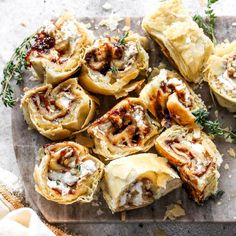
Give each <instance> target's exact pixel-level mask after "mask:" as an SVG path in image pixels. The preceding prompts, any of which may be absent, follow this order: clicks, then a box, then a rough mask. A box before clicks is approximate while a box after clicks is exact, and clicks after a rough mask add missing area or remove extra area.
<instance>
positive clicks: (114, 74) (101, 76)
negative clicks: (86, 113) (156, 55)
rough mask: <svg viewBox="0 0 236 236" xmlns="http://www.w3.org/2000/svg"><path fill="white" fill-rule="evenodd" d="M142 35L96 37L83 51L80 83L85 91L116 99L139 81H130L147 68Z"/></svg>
mask: <svg viewBox="0 0 236 236" xmlns="http://www.w3.org/2000/svg"><path fill="white" fill-rule="evenodd" d="M142 40H144V39H143V37H141V36H139V35H138V34H130V35H128V36H127V37H125V38H124V37H123V38H120V39H119V38H118V37H107V38H101V39H98V40H97V41H96V42H95V43H94V44H93V45H92V46H91V47H89V48H88V49H87V50H86V52H85V57H84V60H85V64H84V65H83V67H82V73H81V76H80V83H81V84H82V86H83V87H84V88H86V89H87V90H89V91H91V92H94V93H99V94H103V95H114V96H115V97H116V98H119V97H122V96H126V95H127V94H128V92H130V91H132V90H134V89H135V88H136V87H137V86H138V85H139V84H140V83H141V82H142V81H140V80H139V81H137V80H136V81H133V80H134V79H135V78H136V77H137V76H138V75H139V74H140V73H143V72H144V71H146V70H147V68H148V64H149V63H148V60H149V57H148V54H147V53H146V51H145V50H144V48H143V47H142V45H141V42H142Z"/></svg>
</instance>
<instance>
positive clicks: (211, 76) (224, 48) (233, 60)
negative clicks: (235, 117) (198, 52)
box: [205, 41, 236, 112]
mask: <svg viewBox="0 0 236 236" xmlns="http://www.w3.org/2000/svg"><path fill="white" fill-rule="evenodd" d="M205 80H206V81H207V82H208V84H209V86H210V88H211V90H212V91H213V93H214V95H215V97H216V99H217V101H218V103H219V104H220V105H221V106H222V107H225V108H227V109H228V110H229V111H230V112H236V41H233V42H232V43H222V44H219V45H217V46H216V47H215V51H214V54H213V55H212V56H210V58H209V60H208V62H207V68H206V71H205Z"/></svg>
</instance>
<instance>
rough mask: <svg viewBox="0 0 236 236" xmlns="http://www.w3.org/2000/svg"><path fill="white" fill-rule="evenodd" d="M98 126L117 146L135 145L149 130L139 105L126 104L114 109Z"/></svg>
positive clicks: (143, 111)
mask: <svg viewBox="0 0 236 236" xmlns="http://www.w3.org/2000/svg"><path fill="white" fill-rule="evenodd" d="M100 123H101V124H100V125H99V126H98V128H99V129H100V131H102V132H103V133H105V134H106V136H107V138H108V140H109V141H110V142H111V143H113V144H114V145H117V146H121V147H122V146H125V147H132V146H137V145H139V143H140V142H141V141H142V139H143V138H144V137H145V136H146V135H147V134H148V133H149V132H150V128H149V124H148V122H147V119H146V114H145V110H144V108H143V107H142V106H140V105H133V104H126V105H125V106H123V107H122V108H120V109H117V110H114V111H112V112H111V114H110V115H109V117H108V119H106V120H105V121H104V122H103V121H102V120H100Z"/></svg>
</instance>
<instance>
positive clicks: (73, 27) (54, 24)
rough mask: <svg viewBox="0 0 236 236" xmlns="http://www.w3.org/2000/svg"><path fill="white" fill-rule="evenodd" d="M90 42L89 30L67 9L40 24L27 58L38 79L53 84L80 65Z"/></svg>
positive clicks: (65, 77) (66, 76) (91, 40)
mask: <svg viewBox="0 0 236 236" xmlns="http://www.w3.org/2000/svg"><path fill="white" fill-rule="evenodd" d="M92 42H93V35H92V33H91V32H90V31H88V30H87V29H86V27H85V26H84V25H83V24H80V23H79V22H78V21H77V20H76V19H75V17H74V16H72V15H71V14H69V13H66V14H64V15H63V16H61V17H59V18H58V19H57V20H51V21H50V22H49V23H48V24H47V25H45V26H43V27H41V28H40V30H39V31H38V33H37V34H36V39H35V44H34V45H33V46H32V48H31V49H30V50H29V52H28V54H27V56H26V59H27V61H28V62H29V63H30V65H32V67H33V69H34V71H35V72H36V74H37V76H38V77H39V78H40V79H41V80H43V81H44V82H45V83H49V84H53V85H55V84H58V83H60V82H61V81H63V80H65V79H67V78H69V77H70V76H71V75H72V74H74V73H75V72H76V71H77V70H78V69H80V68H81V62H82V58H83V56H84V51H85V49H86V47H88V46H89V45H91V44H92Z"/></svg>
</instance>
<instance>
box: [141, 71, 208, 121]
mask: <svg viewBox="0 0 236 236" xmlns="http://www.w3.org/2000/svg"><path fill="white" fill-rule="evenodd" d="M140 99H142V100H143V102H144V103H145V104H146V106H147V108H148V109H149V111H150V112H151V113H152V114H153V115H154V116H155V117H156V118H158V119H162V118H166V117H167V118H170V119H174V120H175V121H176V122H177V123H178V124H181V125H194V124H195V116H194V115H193V114H192V112H194V111H196V110H198V109H201V108H204V109H205V105H204V103H203V101H202V100H201V98H199V97H198V96H197V95H196V94H195V93H194V91H193V90H192V89H191V88H190V86H189V85H188V84H187V83H186V82H185V81H184V80H183V78H182V77H181V76H180V75H178V74H177V73H176V72H174V71H169V70H166V69H161V70H160V73H159V75H157V76H155V77H153V78H152V80H151V81H150V82H149V83H148V84H147V85H146V86H145V87H144V88H143V89H142V91H141V92H140Z"/></svg>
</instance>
